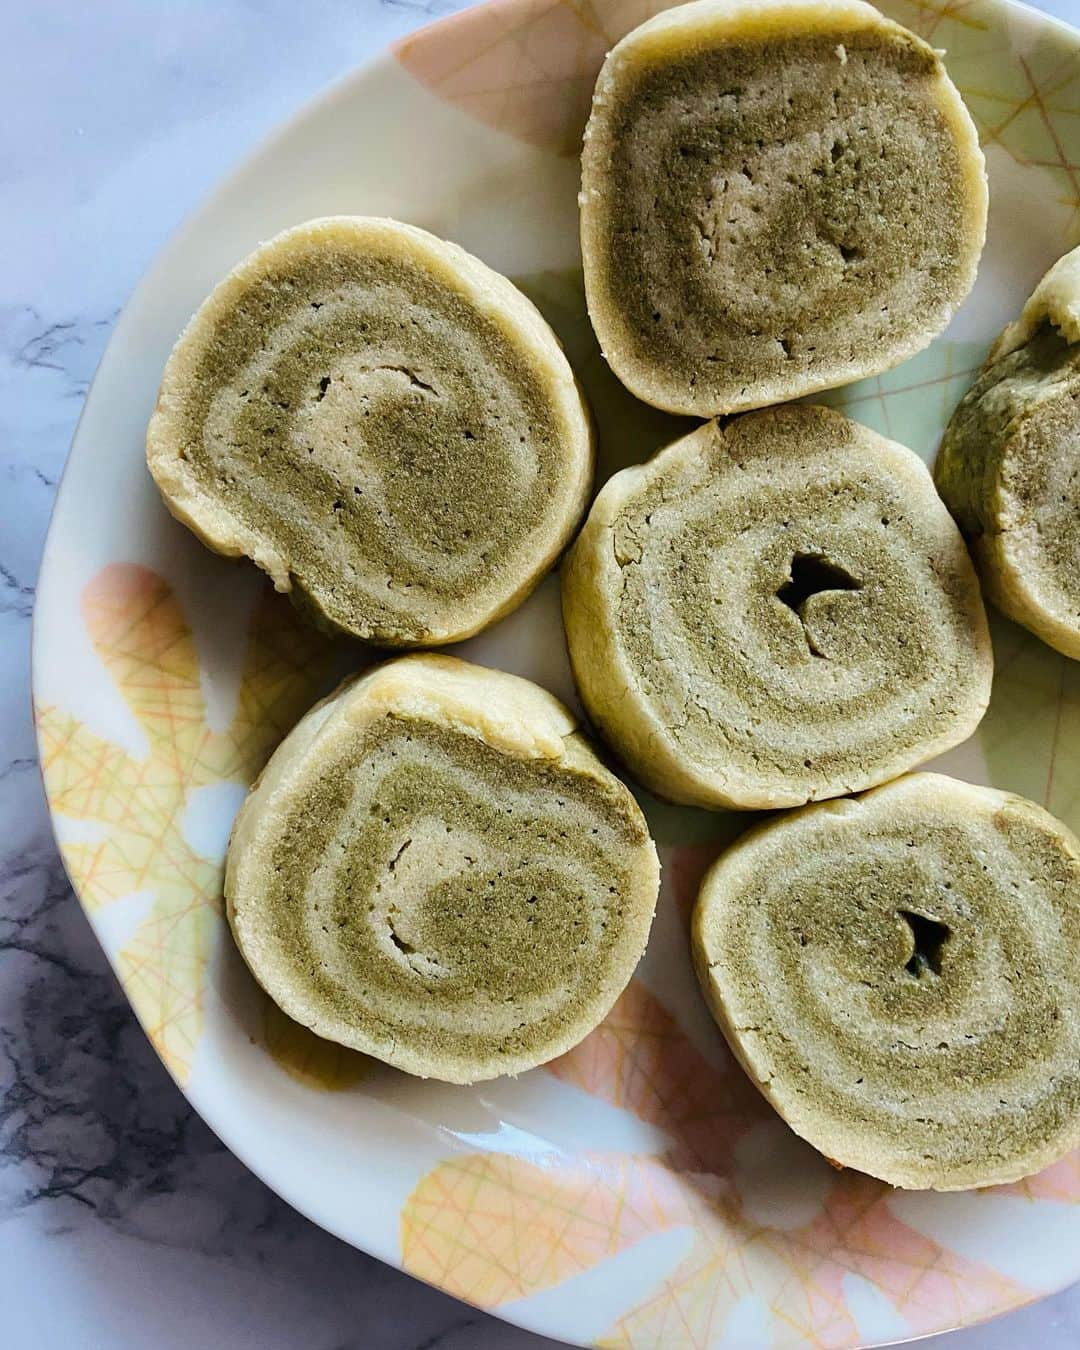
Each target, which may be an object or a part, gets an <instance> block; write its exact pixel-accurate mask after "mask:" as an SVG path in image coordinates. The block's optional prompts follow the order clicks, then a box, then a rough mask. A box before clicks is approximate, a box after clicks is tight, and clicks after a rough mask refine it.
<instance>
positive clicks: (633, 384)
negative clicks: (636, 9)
mask: <svg viewBox="0 0 1080 1350" xmlns="http://www.w3.org/2000/svg"><path fill="white" fill-rule="evenodd" d="M986 205H987V190H986V177H985V170H984V165H983V157H982V152H981V151H980V149H979V144H978V137H977V134H976V131H975V127H974V125H973V123H972V121H971V118H970V117H969V115H968V113H967V110H966V109H965V107H964V105H963V103H962V101H961V99H960V95H959V94H958V93H957V91H956V89H955V88H954V86H953V84H952V83H951V81H950V80H949V78H948V76H947V75H946V73H945V68H944V66H943V65H942V63H941V60H940V58H939V56H938V55H937V54H936V53H935V52H934V51H933V50H932V49H931V48H930V47H928V46H927V44H926V43H925V42H923V41H922V40H921V39H920V38H918V37H916V36H915V35H914V34H912V33H909V32H908V31H907V30H906V29H904V28H901V27H899V25H897V24H895V23H893V22H892V21H891V20H889V19H886V18H884V17H882V15H880V14H879V13H878V12H877V11H876V10H874V9H872V8H871V7H870V6H869V5H866V4H862V3H860V2H859V0H829V3H820V2H819V0H813V2H812V3H811V2H810V0H699V3H696V4H688V5H680V6H679V7H677V8H675V9H669V10H667V11H665V12H664V13H662V14H658V15H657V16H656V17H655V18H652V19H650V20H649V21H648V22H646V23H644V24H642V25H641V27H639V28H636V29H635V30H634V31H633V32H632V33H630V34H629V35H628V36H627V37H625V38H623V40H622V41H621V42H620V43H618V44H617V46H616V47H615V48H614V49H613V50H612V51H611V53H610V54H609V56H608V58H607V60H606V61H605V63H604V66H603V69H602V71H601V73H600V77H599V80H598V81H597V85H596V92H595V95H594V98H593V108H592V115H591V117H590V119H589V123H588V127H587V130H586V132H585V145H584V152H583V159H582V190H581V242H582V254H583V257H584V264H585V286H586V295H587V299H588V306H589V314H590V316H591V318H592V321H593V326H594V328H595V329H596V334H597V337H598V339H599V341H600V346H601V347H602V348H603V351H604V354H605V356H606V357H607V359H608V362H609V363H610V365H611V368H612V370H614V372H615V374H616V375H617V376H618V377H619V379H620V380H621V381H622V382H623V384H625V385H626V387H627V388H628V389H629V390H630V391H631V392H632V393H634V394H636V395H637V396H638V398H641V399H644V400H645V402H647V403H651V404H654V405H655V406H656V407H659V408H666V409H667V410H669V411H670V412H677V413H691V414H698V415H701V416H709V415H712V414H714V413H728V412H737V411H739V410H741V409H745V408H756V407H760V406H762V405H764V404H768V403H776V402H781V401H783V400H785V399H791V398H795V397H796V396H798V395H801V394H807V393H812V392H814V391H815V390H820V389H827V388H830V387H831V386H833V385H839V384H846V383H847V382H848V381H850V380H856V379H860V378H862V377H863V376H865V375H871V374H874V373H875V372H878V371H882V370H887V369H889V368H890V367H891V366H895V365H896V364H898V363H899V362H900V361H903V360H904V359H905V358H906V357H908V356H911V355H912V354H913V353H914V352H917V351H919V350H920V349H921V348H923V347H925V346H926V345H927V344H928V343H929V342H930V341H931V339H932V338H934V337H935V336H936V335H937V334H938V333H940V332H941V330H942V329H943V328H944V327H945V325H946V323H948V321H949V318H950V316H951V315H952V313H953V311H954V310H955V309H956V307H957V306H958V305H959V304H960V302H961V301H962V300H963V298H964V297H965V296H966V295H967V293H968V291H969V290H970V289H971V286H972V283H973V282H974V280H975V269H976V265H977V263H978V259H979V255H980V252H981V251H982V245H983V238H984V236H985V231H986Z"/></svg>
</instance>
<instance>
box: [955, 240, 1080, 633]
mask: <svg viewBox="0 0 1080 1350" xmlns="http://www.w3.org/2000/svg"><path fill="white" fill-rule="evenodd" d="M934 473H935V477H936V479H937V485H938V489H939V490H940V492H941V495H942V496H943V497H944V498H945V502H946V504H947V505H948V507H949V509H950V510H951V511H952V513H953V515H954V516H955V517H956V520H957V522H958V523H959V525H960V528H961V529H962V530H963V532H964V534H965V535H966V536H967V537H968V541H969V543H970V546H971V552H972V555H973V557H974V559H975V564H976V566H977V567H978V569H979V575H980V577H981V579H982V583H983V587H984V589H985V591H986V594H987V596H988V597H989V598H990V599H991V600H992V601H993V602H994V604H995V605H997V606H998V608H999V609H1000V610H1002V612H1003V613H1005V614H1007V615H1008V616H1009V618H1011V619H1015V620H1016V622H1017V623H1021V624H1023V625H1024V627H1025V628H1029V629H1030V630H1031V631H1032V632H1033V633H1035V634H1037V636H1039V637H1041V638H1042V639H1043V641H1044V642H1048V643H1049V644H1050V646H1051V647H1056V648H1057V650H1058V651H1060V652H1064V653H1065V655H1066V656H1071V657H1073V658H1075V659H1080V249H1074V250H1073V252H1072V253H1067V254H1066V255H1065V257H1064V258H1061V259H1060V260H1059V261H1058V262H1057V263H1056V264H1055V265H1054V266H1053V267H1052V268H1051V269H1050V271H1049V272H1048V273H1047V274H1046V276H1045V277H1044V278H1043V279H1042V281H1041V282H1040V283H1039V285H1038V287H1037V288H1036V290H1035V292H1034V294H1033V295H1032V296H1031V299H1030V300H1029V301H1028V303H1027V305H1026V306H1025V307H1024V311H1023V313H1022V314H1021V316H1020V318H1019V320H1017V322H1016V323H1013V324H1010V325H1009V326H1008V328H1006V329H1005V331H1004V333H1002V335H1001V337H1000V338H999V339H998V341H997V343H996V344H995V345H994V347H993V348H992V349H991V351H990V356H989V358H988V359H987V362H986V364H985V366H984V367H983V370H982V372H981V374H980V375H979V378H978V380H976V382H975V384H974V385H973V386H972V388H971V389H970V390H969V391H968V393H967V394H966V395H965V397H964V398H963V399H962V400H961V402H960V405H959V407H958V408H957V409H956V412H955V413H954V414H953V417H952V420H951V421H950V423H949V426H948V428H947V429H946V432H945V437H944V440H943V441H942V443H941V453H940V454H939V456H938V461H937V465H936V467H935V470H934Z"/></svg>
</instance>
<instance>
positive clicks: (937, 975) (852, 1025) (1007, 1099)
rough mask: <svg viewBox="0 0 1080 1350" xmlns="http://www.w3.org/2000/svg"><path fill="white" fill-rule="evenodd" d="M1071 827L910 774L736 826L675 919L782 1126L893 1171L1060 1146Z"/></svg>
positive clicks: (930, 1182) (1032, 1164)
mask: <svg viewBox="0 0 1080 1350" xmlns="http://www.w3.org/2000/svg"><path fill="white" fill-rule="evenodd" d="M1078 852H1080V842H1078V841H1077V839H1076V838H1075V837H1074V836H1073V835H1072V834H1071V833H1070V832H1069V831H1068V830H1067V829H1066V828H1065V827H1064V826H1063V825H1062V824H1061V823H1060V822H1059V821H1057V820H1055V819H1054V818H1053V817H1052V816H1051V815H1049V814H1048V813H1047V812H1046V811H1044V810H1043V809H1042V808H1041V807H1039V806H1036V805H1035V804H1034V803H1033V802H1029V801H1025V800H1024V799H1023V798H1021V797H1015V796H1012V795H1010V794H1008V793H1004V792H997V791H994V790H993V789H991V788H983V787H972V786H970V785H969V784H967V783H959V782H956V781H955V780H953V779H950V778H945V777H943V776H941V775H938V774H913V775H910V776H908V777H906V778H901V779H898V780H897V781H896V782H893V783H888V784H886V786H884V787H880V788H876V789H874V790H873V791H872V792H868V793H867V794H866V795H865V796H863V797H861V798H856V799H854V800H843V801H836V802H826V803H821V804H819V805H816V806H809V807H806V808H805V809H803V810H801V811H797V812H795V813H793V814H791V815H788V816H784V817H780V818H779V819H777V820H774V821H770V822H769V823H768V824H766V825H764V826H761V827H759V828H758V829H755V830H752V831H751V832H750V833H749V834H747V835H745V836H744V837H743V838H742V839H741V840H740V841H739V842H738V843H736V844H735V845H734V847H733V848H731V849H730V850H728V852H727V853H725V854H724V855H723V856H722V857H721V858H720V860H719V861H718V862H717V863H716V864H715V866H714V867H713V868H712V869H711V871H710V872H709V873H708V874H707V875H706V877H705V881H704V883H703V885H702V888H701V894H700V897H699V899H698V902H697V908H696V910H695V912H694V919H693V950H694V961H695V965H696V967H697V971H698V975H699V977H700V979H701V984H702V988H703V989H704V992H705V996H706V998H707V1000H708V1002H709V1004H710V1006H711V1008H712V1011H713V1013H714V1014H715V1016H716V1019H717V1021H718V1022H719V1024H720V1026H721V1028H722V1029H723V1031H724V1034H725V1035H726V1036H727V1038H728V1041H729V1042H730V1044H731V1047H732V1049H733V1050H734V1052H735V1054H736V1055H737V1056H738V1058H739V1060H740V1061H741V1063H742V1065H743V1067H744V1068H745V1069H746V1071H747V1073H748V1074H749V1075H750V1077H751V1078H752V1079H753V1080H754V1082H755V1083H756V1084H757V1085H758V1087H759V1088H760V1089H761V1091H762V1092H763V1093H764V1095H765V1096H766V1097H767V1098H768V1100H769V1101H770V1102H771V1103H772V1105H773V1106H774V1107H775V1108H776V1110H777V1111H779V1112H780V1114H781V1115H782V1116H783V1117H784V1119H785V1120H786V1121H787V1123H788V1124H789V1125H790V1126H791V1127H792V1129H794V1130H795V1131H796V1133H798V1134H800V1135H802V1136H803V1138H804V1139H807V1140H808V1141H809V1142H810V1143H811V1144H813V1145H814V1147H815V1148H817V1149H819V1150H820V1151H821V1152H822V1153H824V1154H826V1155H827V1156H828V1157H829V1158H832V1159H834V1160H835V1161H836V1162H839V1163H841V1164H843V1165H844V1166H846V1167H854V1168H857V1169H858V1170H860V1171H862V1172H869V1173H870V1174H871V1175H873V1176H876V1177H881V1178H883V1179H884V1180H885V1181H888V1182H890V1183H892V1184H893V1185H895V1186H906V1187H912V1188H922V1187H932V1188H934V1189H937V1190H960V1189H964V1188H967V1187H971V1186H990V1185H996V1184H998V1183H1002V1182H1009V1181H1016V1180H1018V1179H1019V1178H1020V1177H1024V1176H1027V1175H1028V1174H1029V1173H1032V1172H1037V1171H1039V1170H1040V1169H1042V1168H1044V1167H1047V1166H1049V1165H1050V1164H1051V1163H1053V1162H1055V1161H1056V1160H1057V1159H1058V1158H1061V1157H1062V1156H1064V1155H1065V1154H1066V1153H1068V1152H1069V1151H1070V1150H1071V1149H1073V1148H1075V1147H1076V1146H1077V1145H1080V861H1078Z"/></svg>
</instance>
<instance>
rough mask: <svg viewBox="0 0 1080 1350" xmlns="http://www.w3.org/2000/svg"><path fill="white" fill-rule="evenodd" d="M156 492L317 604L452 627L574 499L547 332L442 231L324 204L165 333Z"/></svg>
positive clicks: (405, 629) (325, 614) (396, 640)
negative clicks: (330, 214)
mask: <svg viewBox="0 0 1080 1350" xmlns="http://www.w3.org/2000/svg"><path fill="white" fill-rule="evenodd" d="M147 460H148V463H149V466H150V471H151V473H152V474H153V476H154V479H155V480H156V482H157V485H158V488H159V489H160V491H161V493H162V496H163V497H164V499H165V503H166V505H167V506H168V508H169V510H170V511H171V512H172V513H173V514H174V515H175V516H177V517H178V519H180V520H181V521H183V522H184V524H186V525H188V526H189V527H190V528H191V529H192V530H193V531H194V532H195V533H196V534H197V535H198V536H199V538H200V539H202V541H203V542H204V543H206V544H207V545H209V547H210V548H212V549H214V550H216V551H217V552H219V553H224V554H227V555H230V556H239V555H245V556H247V557H249V558H251V559H253V560H254V561H255V562H256V563H257V564H258V565H259V566H260V567H261V568H262V569H263V570H264V571H265V572H268V573H269V574H270V576H271V577H272V578H273V581H274V584H275V586H276V587H277V588H278V590H281V591H287V592H289V593H290V594H291V595H292V597H293V598H294V599H295V600H296V601H297V603H298V604H299V605H300V607H301V608H302V610H303V611H304V612H305V613H307V614H308V615H309V616H310V617H311V618H312V619H314V620H315V621H316V622H318V623H319V624H320V625H323V626H328V627H330V628H332V629H340V630H343V631H345V632H347V633H350V634H352V635H354V636H356V637H359V638H362V639H365V640H367V641H371V642H375V643H379V644H382V645H385V646H394V647H398V646H400V647H408V646H427V645H432V644H436V643H442V642H452V641H456V640H458V639H460V638H464V637H468V636H469V635H470V634H472V633H475V632H477V631H479V630H480V629H481V628H483V627H485V626H486V625H487V624H489V623H492V622H493V621H494V620H495V619H497V618H499V617H501V616H502V615H503V614H505V613H507V612H508V611H509V610H510V609H512V608H513V607H514V606H515V605H516V604H518V603H519V602H520V601H521V600H523V599H524V598H525V596H526V595H527V594H528V593H529V591H530V590H531V589H532V587H533V586H534V585H535V584H536V583H537V582H538V581H539V580H540V578H541V577H542V576H543V575H544V573H545V572H546V571H547V570H548V569H549V568H550V567H551V565H552V564H553V563H554V561H555V559H556V557H557V556H558V555H559V553H560V552H561V551H562V549H563V548H564V547H565V546H566V544H567V543H568V542H569V540H570V537H571V535H572V533H573V531H574V529H575V528H576V526H577V524H578V521H579V519H580V516H581V514H582V512H583V511H584V509H585V506H586V503H587V501H588V493H589V490H590V484H591V478H592V433H591V429H590V423H589V417H588V413H587V410H586V408H585V405H584V403H583V401H582V397H581V394H580V392H579V390H578V387H577V384H576V382H575V380H574V376H573V373H572V372H571V370H570V367H569V365H568V364H567V361H566V358H565V356H564V355H563V352H562V348H561V347H560V346H559V343H558V341H557V339H556V338H555V335H554V334H553V333H552V331H551V329H550V328H549V327H548V325H547V324H546V323H545V321H544V320H543V319H542V318H541V316H540V314H539V312H538V311H537V310H536V309H535V308H534V307H533V305H532V304H531V303H530V301H528V300H527V299H526V298H525V297H524V296H523V295H522V294H521V292H520V291H518V290H517V289H516V287H514V286H513V285H511V283H510V282H509V281H507V280H506V278H505V277H502V276H499V275H498V273H496V272H493V271H492V270H491V269H490V268H489V267H486V266H485V265H484V264H483V263H481V262H480V261H478V260H477V259H476V258H474V257H471V256H470V255H469V254H468V253H466V252H465V251H464V250H463V249H460V248H458V247H457V246H456V245H454V244H449V243H445V242H443V241H442V240H440V239H436V238H435V237H434V236H433V235H430V234H428V233H426V232H425V231H423V230H418V229H415V228H413V227H412V226H410V225H402V224H400V223H398V222H396V221H391V220H375V219H365V218H361V217H338V218H331V219H326V220H316V221H311V222H309V223H308V224H305V225H300V226H297V227H296V228H295V229H291V230H287V231H285V233H284V234H280V235H278V236H277V237H276V238H275V239H272V240H271V241H270V242H269V243H267V244H264V245H262V246H261V247H260V248H258V249H257V250H256V251H255V252H254V253H253V254H252V255H251V256H250V257H248V258H247V259H245V260H244V262H242V263H241V264H240V265H239V266H238V267H237V268H236V269H235V270H234V271H232V272H231V273H230V274H229V275H228V276H227V277H226V278H225V280H224V281H223V282H222V283H221V284H220V285H219V286H218V287H217V288H216V290H215V291H214V292H213V293H212V294H211V296H210V297H209V299H208V300H207V301H206V302H205V303H204V304H203V306H202V308H201V309H200V310H199V311H198V313H197V314H196V315H195V317H194V319H192V321H191V323H190V324H189V325H188V327H187V329H186V330H185V331H184V333H183V334H182V336H181V337H180V340H179V341H178V342H177V344H176V347H175V348H174V349H173V353H172V355H171V357H170V358H169V362H168V365H167V366H166V369H165V375H164V379H163V382H162V386H161V392H160V395H159V398H158V403H157V408H156V410H155V412H154V415H153V418H152V420H151V422H150V426H149V430H148V434H147Z"/></svg>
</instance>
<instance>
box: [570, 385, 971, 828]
mask: <svg viewBox="0 0 1080 1350" xmlns="http://www.w3.org/2000/svg"><path fill="white" fill-rule="evenodd" d="M563 617H564V621H565V624H566V633H567V640H568V644H569V648H570V658H571V663H572V665H573V670H574V676H575V679H576V681H577V686H578V689H579V691H580V693H581V697H582V700H583V702H584V704H585V707H586V708H587V710H588V712H589V715H590V716H591V718H592V720H593V721H594V722H595V724H596V725H597V727H598V728H599V730H600V731H601V732H602V733H603V735H604V737H605V738H606V739H607V740H608V741H610V742H611V744H612V745H613V746H614V747H615V749H616V750H617V751H618V753H619V754H620V755H621V756H622V758H623V760H624V761H625V762H626V763H627V765H628V766H629V767H630V769H631V770H632V772H633V773H634V774H635V775H636V776H637V777H638V778H639V779H640V780H641V782H642V783H644V784H645V785H646V786H647V787H649V788H651V789H652V790H653V791H654V792H656V793H658V794H660V795H661V796H663V797H667V798H669V799H670V800H672V801H677V802H684V803H688V804H691V805H698V806H707V807H741V808H768V807H777V806H797V805H801V804H802V803H803V802H806V801H812V800H815V799H817V798H821V797H835V796H839V795H841V794H843V793H845V792H850V791H855V790H857V789H859V788H864V787H870V786H872V785H873V784H875V783H880V782H884V781H885V780H886V779H888V778H892V777H895V776H896V775H897V774H899V773H902V772H904V771H905V770H907V769H911V768H913V767H915V765H917V764H920V763H922V762H923V761H924V760H926V759H929V758H930V757H931V756H932V755H936V754H939V753H941V752H942V751H944V750H947V749H948V748H949V747H950V746H953V745H956V744H957V743H958V742H959V741H962V740H963V739H965V737H967V736H968V735H969V734H970V733H971V732H972V731H973V730H974V728H975V726H976V725H977V724H978V722H979V720H980V718H981V717H982V715H983V713H984V711H985V709H986V705H987V702H988V700H989V697H990V681H991V676H992V665H993V657H992V652H991V648H990V639H989V635H988V632H987V626H986V615H985V613H984V611H983V607H982V601H981V599H980V596H979V588H978V583H977V581H976V577H975V573H974V570H973V569H972V566H971V561H970V559H969V558H968V555H967V551H966V550H965V548H964V542H963V540H962V539H961V537H960V533H959V531H958V530H957V528H956V526H955V525H954V523H953V521H952V519H951V518H950V516H949V513H948V511H946V509H945V507H944V506H943V504H942V503H941V501H940V500H939V498H938V497H937V494H936V493H935V492H934V487H933V483H932V482H931V480H930V475H929V473H928V471H927V469H926V467H925V466H924V465H923V463H922V461H921V460H920V459H918V457H917V456H916V455H914V454H913V453H912V452H911V451H910V450H906V449H904V447H903V446H900V445H897V444H895V443H894V442H892V441H887V440H885V439H884V438H883V437H881V436H878V435H877V434H876V433H874V432H872V431H869V430H868V429H867V428H865V427H862V426H860V425H859V424H858V423H856V422H852V421H850V420H849V419H848V418H846V417H843V416H842V415H841V414H839V413H836V412H832V411H830V410H829V409H827V408H814V407H803V406H789V407H782V408H774V409H770V410H768V411H763V412H755V413H749V414H747V415H745V416H743V417H738V418H734V419H733V420H732V421H730V422H728V423H726V424H723V425H721V424H718V423H715V422H713V423H707V424H706V425H705V426H703V427H700V428H699V429H698V430H697V431H694V432H692V433H691V434H690V435H689V436H685V437H683V438H682V439H681V440H679V441H676V442H675V443H674V444H673V445H670V446H668V447H667V448H666V449H664V450H662V451H660V452H659V454H657V455H656V456H655V457H654V458H653V459H652V460H651V461H650V462H649V463H647V464H644V465H640V466H636V467H634V468H630V469H626V470H624V471H623V472H622V473H619V474H616V475H615V476H614V477H613V478H612V479H610V480H609V481H608V483H607V484H605V486H604V488H603V489H602V491H601V492H600V494H599V496H598V497H597V499H596V501H595V502H594V504H593V507H592V510H591V511H590V513H589V517H588V519H587V521H586V523H585V526H584V528H583V529H582V532H581V534H580V535H579V537H578V539H577V541H576V543H575V544H574V547H573V548H572V549H571V551H570V553H569V555H568V556H567V559H566V562H565V563H564V565H563Z"/></svg>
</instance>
